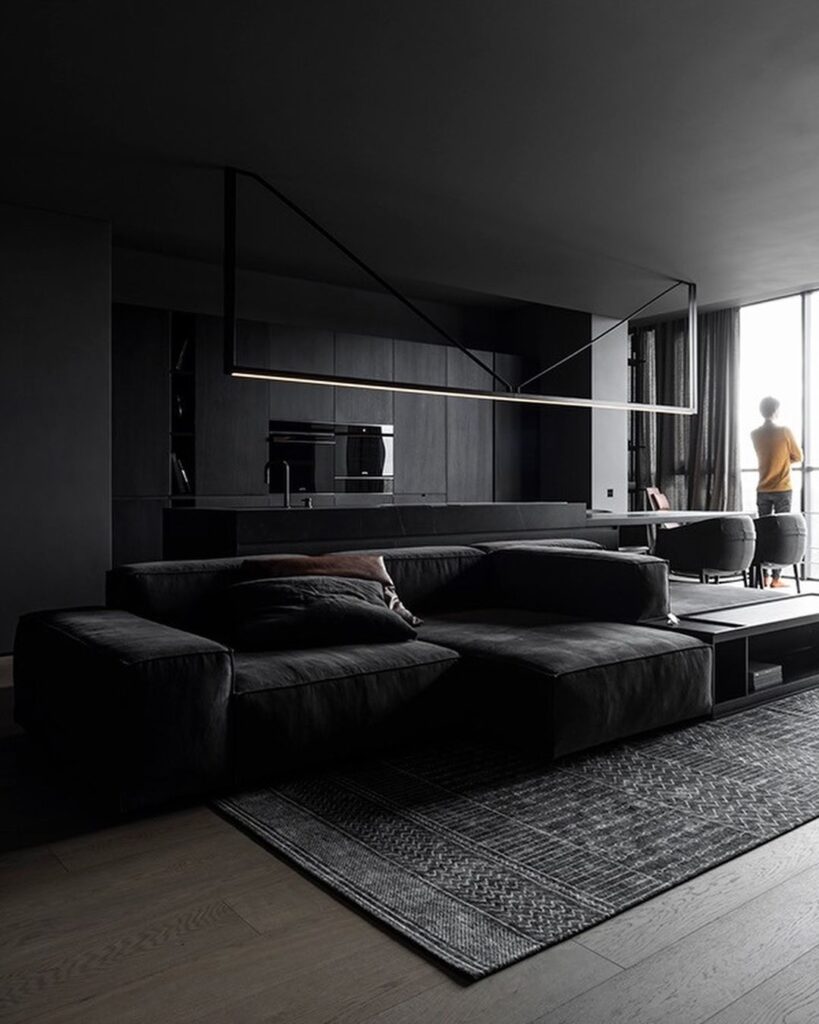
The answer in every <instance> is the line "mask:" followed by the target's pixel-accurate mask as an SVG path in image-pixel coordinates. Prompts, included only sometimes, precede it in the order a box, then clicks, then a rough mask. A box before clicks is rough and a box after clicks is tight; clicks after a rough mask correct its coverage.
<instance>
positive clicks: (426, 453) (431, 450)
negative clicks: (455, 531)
mask: <svg viewBox="0 0 819 1024" xmlns="http://www.w3.org/2000/svg"><path fill="white" fill-rule="evenodd" d="M446 353H447V350H446V347H445V346H443V345H428V344H425V343H423V342H415V341H398V340H397V341H396V342H395V379H396V380H401V381H406V382H407V383H413V384H437V385H439V386H444V385H446ZM394 408H395V493H396V494H403V495H418V496H423V495H428V496H430V500H436V501H437V500H440V496H441V495H443V494H445V493H446V441H447V435H446V399H445V398H444V397H443V396H439V395H409V394H400V393H396V394H395V396H394ZM417 500H423V499H422V498H421V497H419V498H418V499H417Z"/></svg>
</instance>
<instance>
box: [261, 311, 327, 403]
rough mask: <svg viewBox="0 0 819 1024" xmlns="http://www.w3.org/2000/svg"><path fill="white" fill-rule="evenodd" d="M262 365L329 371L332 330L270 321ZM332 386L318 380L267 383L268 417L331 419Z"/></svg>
mask: <svg viewBox="0 0 819 1024" xmlns="http://www.w3.org/2000/svg"><path fill="white" fill-rule="evenodd" d="M261 365H262V366H269V367H270V368H271V369H273V370H288V371H291V372H295V373H307V374H309V373H326V374H332V373H333V369H334V366H335V359H334V355H333V332H332V331H322V330H312V329H310V328H307V327H285V326H280V325H278V324H271V325H270V334H269V340H268V351H267V352H266V353H265V357H264V361H263V362H262V364H261ZM334 391H335V389H334V388H331V387H324V386H322V385H318V384H290V383H280V382H278V381H274V382H272V383H271V384H270V388H269V394H270V417H269V418H270V419H271V420H297V421H299V422H317V423H332V422H333V416H334V402H335V395H334Z"/></svg>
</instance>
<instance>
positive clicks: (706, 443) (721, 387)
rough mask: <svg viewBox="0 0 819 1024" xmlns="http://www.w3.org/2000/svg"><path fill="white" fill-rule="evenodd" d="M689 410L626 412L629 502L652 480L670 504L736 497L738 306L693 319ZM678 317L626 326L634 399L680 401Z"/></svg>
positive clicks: (682, 351)
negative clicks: (694, 402) (695, 403)
mask: <svg viewBox="0 0 819 1024" xmlns="http://www.w3.org/2000/svg"><path fill="white" fill-rule="evenodd" d="M697 332H698V342H697V392H698V395H699V412H698V414H697V415H696V416H666V415H663V416H657V415H653V414H648V413H640V414H634V415H633V416H632V439H631V440H632V444H633V446H634V448H635V458H634V462H633V465H634V483H635V494H636V498H637V503H636V504H637V507H640V498H641V495H642V493H643V489H644V488H645V487H659V489H660V490H661V491H663V492H664V493H665V494H666V495H667V496H668V499H669V502H670V504H671V507H672V508H678V509H706V510H711V509H713V510H714V511H729V510H734V509H739V508H740V504H741V481H740V469H739V425H738V419H739V406H738V375H739V310H738V309H720V310H717V311H715V312H713V313H702V314H700V316H699V317H698V320H697ZM687 349H688V346H687V343H686V321H685V320H667V321H664V322H660V323H656V324H649V325H643V326H641V327H639V328H638V329H637V330H635V331H634V332H633V334H632V357H633V359H634V360H635V363H636V364H637V366H638V368H639V372H638V373H637V374H636V375H635V380H636V382H637V387H636V389H635V392H636V393H635V396H634V397H635V399H636V400H637V401H643V402H645V401H650V402H659V403H660V404H663V405H683V404H685V403H686V401H687V397H688V396H687V394H686V383H687V380H688V359H687V355H688V352H687Z"/></svg>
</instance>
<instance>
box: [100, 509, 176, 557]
mask: <svg viewBox="0 0 819 1024" xmlns="http://www.w3.org/2000/svg"><path fill="white" fill-rule="evenodd" d="M168 504H169V503H168V500H167V499H163V498H136V499H122V498H114V500H113V502H112V522H111V538H112V550H111V564H112V565H124V564H127V563H128V562H153V561H156V560H157V559H160V558H162V509H163V508H165V507H167V505H168Z"/></svg>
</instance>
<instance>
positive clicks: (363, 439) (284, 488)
mask: <svg viewBox="0 0 819 1024" xmlns="http://www.w3.org/2000/svg"><path fill="white" fill-rule="evenodd" d="M394 442H395V435H394V429H393V425H392V424H391V423H375V424H374V423H300V422H294V421H292V420H270V424H269V431H268V435H267V444H268V461H267V464H266V466H265V480H266V481H267V485H268V490H269V491H270V493H272V494H283V495H286V496H290V495H293V494H365V493H375V494H392V490H393V478H394V475H395V470H394Z"/></svg>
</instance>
